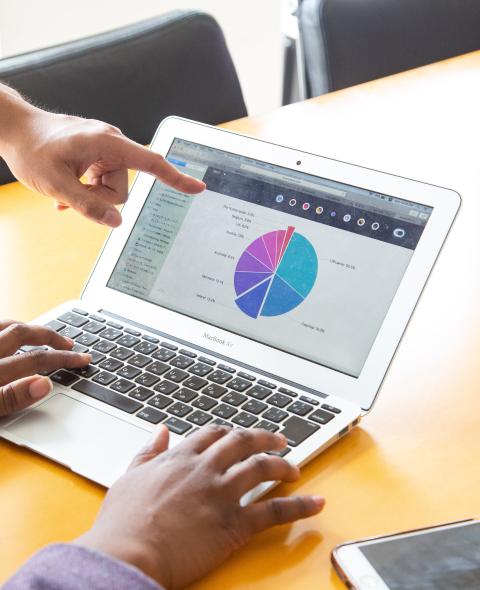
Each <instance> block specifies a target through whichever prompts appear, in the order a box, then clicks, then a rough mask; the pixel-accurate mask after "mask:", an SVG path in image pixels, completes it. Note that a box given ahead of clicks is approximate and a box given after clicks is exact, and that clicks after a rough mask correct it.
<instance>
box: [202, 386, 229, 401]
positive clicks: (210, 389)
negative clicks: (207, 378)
mask: <svg viewBox="0 0 480 590" xmlns="http://www.w3.org/2000/svg"><path fill="white" fill-rule="evenodd" d="M227 391H228V389H227V388H226V387H221V386H220V385H213V384H212V385H208V386H207V387H205V388H204V389H202V393H205V394H206V395H209V396H210V397H214V398H215V399H218V398H219V397H220V396H222V395H223V394H224V393H227Z"/></svg>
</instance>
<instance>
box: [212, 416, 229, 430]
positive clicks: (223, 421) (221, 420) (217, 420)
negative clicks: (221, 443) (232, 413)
mask: <svg viewBox="0 0 480 590" xmlns="http://www.w3.org/2000/svg"><path fill="white" fill-rule="evenodd" d="M212 424H219V425H220V426H229V427H230V428H231V427H232V424H231V423H230V422H227V421H226V420H224V419H223V418H215V420H214V421H213V422H212Z"/></svg>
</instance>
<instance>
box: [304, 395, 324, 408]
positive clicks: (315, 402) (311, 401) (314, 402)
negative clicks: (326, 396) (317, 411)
mask: <svg viewBox="0 0 480 590" xmlns="http://www.w3.org/2000/svg"><path fill="white" fill-rule="evenodd" d="M300 400H301V401H302V402H307V404H312V406H318V404H319V403H320V402H319V401H318V399H313V398H312V397H307V396H306V395H301V396H300Z"/></svg>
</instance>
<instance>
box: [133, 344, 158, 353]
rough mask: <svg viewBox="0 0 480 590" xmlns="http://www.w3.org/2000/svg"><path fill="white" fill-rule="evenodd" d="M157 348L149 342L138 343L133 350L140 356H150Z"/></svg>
mask: <svg viewBox="0 0 480 590" xmlns="http://www.w3.org/2000/svg"><path fill="white" fill-rule="evenodd" d="M157 348H158V346H155V344H152V343H151V342H145V341H143V342H140V343H139V344H137V345H136V346H135V348H134V350H136V351H137V352H141V353H142V354H151V353H152V352H153V351H154V350H157Z"/></svg>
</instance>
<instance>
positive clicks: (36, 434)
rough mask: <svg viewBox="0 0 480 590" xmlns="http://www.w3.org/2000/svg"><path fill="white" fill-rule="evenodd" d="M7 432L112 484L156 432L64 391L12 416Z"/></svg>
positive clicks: (30, 445) (86, 474) (83, 473)
mask: <svg viewBox="0 0 480 590" xmlns="http://www.w3.org/2000/svg"><path fill="white" fill-rule="evenodd" d="M2 434H3V435H4V436H5V438H8V439H10V440H12V441H13V442H15V443H17V444H19V445H22V446H26V447H29V448H31V449H33V450H35V451H37V452H38V453H40V454H42V455H44V456H46V457H49V458H51V459H54V460H55V461H57V462H59V463H62V464H63V465H66V466H67V467H69V468H70V469H72V471H75V472H77V473H80V474H81V475H84V476H85V477H88V478H89V479H92V480H94V481H96V482H98V483H100V484H102V485H104V486H106V487H109V486H111V485H112V483H113V482H114V481H115V480H116V479H118V477H120V476H121V475H122V474H123V473H124V472H125V470H126V469H127V467H128V465H129V464H130V461H131V460H132V458H133V457H134V455H135V454H136V452H137V451H138V450H139V449H140V448H141V447H142V446H144V445H145V444H146V443H147V442H148V440H149V438H150V437H151V433H150V432H148V431H146V430H143V429H142V428H138V427H137V426H134V425H132V424H129V423H128V422H125V421H123V420H121V419H119V418H116V417H114V416H110V415H109V414H106V413H105V412H102V411H101V410H97V409H96V408H93V407H91V406H89V405H87V404H84V403H82V402H80V401H77V400H74V399H72V398H70V397H68V396H66V395H62V394H57V395H54V396H53V397H51V398H49V399H48V400H46V401H45V402H44V403H43V404H40V405H39V406H37V407H36V408H35V409H33V410H30V411H29V412H27V413H26V414H24V415H23V416H20V417H19V418H18V419H16V420H14V421H12V422H10V423H9V424H7V425H6V426H4V428H3V432H2Z"/></svg>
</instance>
